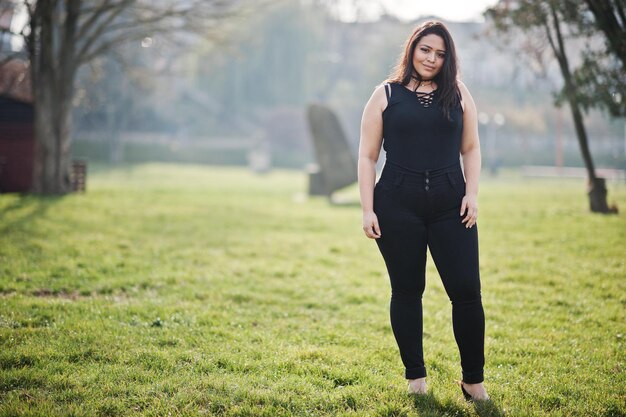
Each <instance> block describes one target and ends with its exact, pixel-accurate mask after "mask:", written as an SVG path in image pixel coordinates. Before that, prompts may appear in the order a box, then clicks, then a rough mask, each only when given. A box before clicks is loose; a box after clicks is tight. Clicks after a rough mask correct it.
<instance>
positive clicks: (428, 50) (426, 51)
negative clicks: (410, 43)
mask: <svg viewBox="0 0 626 417" xmlns="http://www.w3.org/2000/svg"><path fill="white" fill-rule="evenodd" d="M445 57H446V45H445V43H444V42H443V38H442V37H441V36H439V35H435V34H432V33H431V34H430V35H426V36H424V37H423V38H422V39H420V40H419V42H418V43H417V46H416V47H415V52H414V53H413V68H415V71H417V73H418V74H419V76H420V77H421V78H422V80H431V79H433V78H434V77H435V76H436V75H437V74H439V71H441V68H442V67H443V62H444V61H445Z"/></svg>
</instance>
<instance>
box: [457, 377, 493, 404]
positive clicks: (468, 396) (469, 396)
mask: <svg viewBox="0 0 626 417" xmlns="http://www.w3.org/2000/svg"><path fill="white" fill-rule="evenodd" d="M459 385H460V386H461V392H462V393H463V397H464V398H465V401H468V402H472V401H489V396H487V398H484V399H483V398H474V397H472V395H471V394H470V393H469V392H467V391H466V390H465V387H464V386H463V381H459Z"/></svg>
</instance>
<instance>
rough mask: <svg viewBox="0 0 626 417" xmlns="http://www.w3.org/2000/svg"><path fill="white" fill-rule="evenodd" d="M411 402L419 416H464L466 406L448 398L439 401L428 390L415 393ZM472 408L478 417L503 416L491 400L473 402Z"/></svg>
mask: <svg viewBox="0 0 626 417" xmlns="http://www.w3.org/2000/svg"><path fill="white" fill-rule="evenodd" d="M413 404H414V406H415V408H416V409H417V411H419V415H420V416H428V417H431V416H432V417H442V416H466V415H467V412H466V408H464V407H462V406H461V405H459V404H458V403H456V402H454V401H452V400H448V401H440V400H439V399H437V397H435V396H434V395H433V393H431V392H429V393H428V394H426V395H416V396H414V397H413ZM472 405H473V406H474V410H475V411H476V414H478V415H479V416H480V417H505V414H504V413H503V412H502V410H501V409H500V407H498V405H497V404H496V403H495V402H493V400H492V401H477V402H473V403H472Z"/></svg>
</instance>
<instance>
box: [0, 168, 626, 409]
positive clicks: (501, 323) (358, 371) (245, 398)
mask: <svg viewBox="0 0 626 417" xmlns="http://www.w3.org/2000/svg"><path fill="white" fill-rule="evenodd" d="M305 190H306V177H305V175H304V174H302V173H297V172H287V171H276V172H273V173H270V174H267V175H264V176H255V175H253V174H250V173H249V172H247V171H245V170H241V169H231V168H208V167H197V166H184V165H166V164H149V165H141V166H131V167H125V168H120V169H117V170H107V169H101V170H99V171H97V172H92V173H90V177H89V181H88V192H87V193H86V194H82V195H69V196H66V197H62V198H39V197H32V196H18V195H0V416H27V415H39V416H70V415H71V416H83V415H84V416H95V415H99V416H121V415H142V416H169V415H171V416H195V415H216V416H477V415H479V416H489V415H492V416H604V417H608V416H624V415H626V394H625V392H626V376H625V370H624V367H626V362H625V360H626V355H625V339H626V328H625V323H626V321H625V307H626V291H625V284H626V215H625V214H624V213H622V214H619V215H617V216H615V215H614V216H604V215H594V214H590V213H589V212H588V208H587V204H588V203H587V199H586V195H585V186H584V184H583V182H582V181H578V180H567V181H561V182H558V181H555V180H550V181H548V180H523V179H522V178H519V177H517V176H516V175H515V174H514V173H509V174H508V175H505V176H504V177H502V178H498V179H490V178H488V177H485V178H484V181H483V182H482V184H481V194H480V209H481V213H480V218H479V231H480V239H481V241H480V244H481V272H482V286H483V302H484V307H485V313H486V320H487V338H486V359H487V365H486V369H485V373H486V381H485V385H486V386H487V388H488V390H489V392H490V395H491V397H492V398H493V402H492V403H491V404H488V405H482V406H480V405H472V404H468V403H465V402H464V401H463V399H462V395H461V392H460V389H459V388H458V386H457V385H456V383H455V380H458V379H459V378H460V368H459V357H458V351H457V348H456V344H455V342H454V337H453V334H452V327H451V316H450V303H449V301H448V299H447V297H446V294H445V292H444V290H443V287H442V284H441V281H440V279H439V277H438V275H437V273H436V270H435V268H434V266H433V264H432V262H430V263H429V266H428V277H427V281H428V283H427V288H426V293H425V295H424V317H425V322H424V332H425V336H424V349H425V355H426V365H427V367H428V371H429V378H428V380H429V389H430V392H431V394H430V395H428V396H426V397H425V398H418V399H415V398H413V397H411V396H409V395H408V394H406V381H405V380H404V378H403V375H404V374H403V371H404V370H403V367H402V364H401V362H400V358H399V355H398V351H397V347H396V345H395V341H394V339H393V335H392V332H391V327H390V324H389V318H388V317H389V316H388V304H389V294H390V290H389V283H388V279H387V276H386V271H385V267H384V263H383V261H382V258H381V257H380V254H379V253H378V250H377V248H376V245H375V243H374V242H373V241H371V240H368V239H367V238H365V237H364V236H363V233H362V230H361V212H360V208H359V207H358V206H354V205H352V206H349V205H348V206H331V205H329V204H328V203H327V201H326V200H324V199H308V200H307V199H305V198H303V196H304V191H305ZM343 197H344V198H348V199H349V198H354V199H356V198H357V194H356V192H355V189H354V188H352V189H349V190H347V191H345V192H344V193H343ZM609 200H610V201H614V202H616V203H617V204H618V205H619V206H620V208H621V209H622V211H626V185H625V184H615V183H611V184H609Z"/></svg>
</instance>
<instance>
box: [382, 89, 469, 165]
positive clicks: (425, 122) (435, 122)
mask: <svg viewBox="0 0 626 417" xmlns="http://www.w3.org/2000/svg"><path fill="white" fill-rule="evenodd" d="M389 86H390V88H391V96H389V95H387V97H388V104H387V108H386V109H385V110H384V111H383V149H385V151H386V152H387V162H386V164H391V165H395V166H397V167H399V168H403V169H406V170H408V171H426V170H435V169H439V168H445V167H449V166H452V165H459V153H460V151H461V134H462V132H463V109H462V108H461V104H460V103H459V104H458V105H457V106H456V107H455V108H453V109H451V110H450V119H451V120H448V119H447V118H446V116H445V115H444V114H443V112H442V109H441V107H440V106H439V90H435V91H434V92H433V94H432V95H431V96H430V99H431V100H430V101H429V97H426V100H424V99H420V98H418V96H417V94H416V93H415V92H413V91H411V90H409V89H408V88H406V87H405V86H403V85H401V84H396V83H391V84H389ZM385 88H387V87H385Z"/></svg>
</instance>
